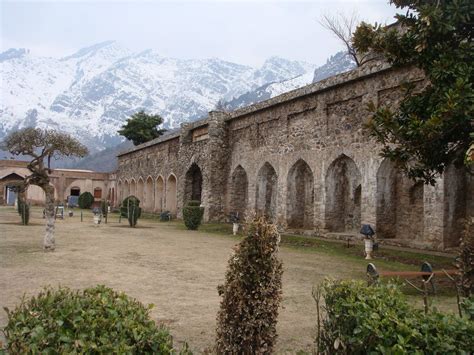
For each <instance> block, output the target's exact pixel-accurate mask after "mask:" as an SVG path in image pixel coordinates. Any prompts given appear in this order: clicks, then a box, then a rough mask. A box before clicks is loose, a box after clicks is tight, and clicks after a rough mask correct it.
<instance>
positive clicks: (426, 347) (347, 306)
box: [318, 281, 474, 354]
mask: <svg viewBox="0 0 474 355" xmlns="http://www.w3.org/2000/svg"><path fill="white" fill-rule="evenodd" d="M322 288H323V297H324V301H325V310H326V317H325V319H324V320H323V330H322V332H321V336H320V339H319V342H318V343H319V351H320V353H323V354H366V353H388V354H405V353H426V354H435V353H438V354H447V353H462V352H467V353H468V352H469V351H472V349H474V337H472V334H474V322H472V321H469V320H468V319H467V318H458V317H456V316H454V315H447V314H442V313H438V312H433V313H430V314H427V315H425V314H424V313H423V312H422V311H421V310H418V309H414V308H413V307H411V306H410V305H409V304H408V303H407V301H406V299H405V296H404V295H403V294H402V293H401V291H400V289H399V287H398V286H396V285H394V284H388V285H379V286H372V287H369V286H367V285H366V284H365V283H364V282H362V281H326V282H325V283H324V284H323V286H322Z"/></svg>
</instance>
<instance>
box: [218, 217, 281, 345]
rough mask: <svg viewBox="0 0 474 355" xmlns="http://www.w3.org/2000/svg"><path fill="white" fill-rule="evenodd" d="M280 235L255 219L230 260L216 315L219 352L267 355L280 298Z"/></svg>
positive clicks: (265, 222) (271, 342)
mask: <svg viewBox="0 0 474 355" xmlns="http://www.w3.org/2000/svg"><path fill="white" fill-rule="evenodd" d="M279 243H280V235H279V234H278V231H277V228H276V226H275V225H273V224H270V223H268V222H267V221H266V220H265V219H263V218H259V219H256V220H254V221H253V222H252V223H251V224H250V227H249V230H248V233H247V236H246V237H245V238H244V239H243V240H242V241H241V242H240V244H239V245H238V246H237V247H236V249H235V253H234V255H232V256H231V258H230V260H229V265H228V268H227V273H226V280H225V284H224V285H220V286H219V287H218V292H219V295H220V296H222V301H221V306H220V310H219V313H218V314H217V339H216V350H217V353H218V354H270V353H272V350H273V346H274V344H275V341H276V338H277V333H276V323H277V317H278V307H279V305H280V301H281V276H282V273H283V269H282V263H281V261H280V260H279V259H278V257H277V252H278V245H279Z"/></svg>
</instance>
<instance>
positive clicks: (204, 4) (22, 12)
mask: <svg viewBox="0 0 474 355" xmlns="http://www.w3.org/2000/svg"><path fill="white" fill-rule="evenodd" d="M0 4H1V5H0V11H1V24H0V26H1V41H0V50H1V51H4V50H6V49H8V48H10V47H21V48H29V49H30V50H31V52H32V53H34V54H37V55H45V56H55V57H60V56H65V55H68V54H72V53H73V52H75V51H77V50H78V49H80V48H82V47H86V46H89V45H92V44H95V43H98V42H102V41H105V40H117V41H118V42H119V43H120V44H122V45H123V46H125V47H128V48H129V49H131V50H134V51H141V50H144V49H148V48H152V49H154V50H156V51H157V52H158V53H160V54H162V55H164V56H172V57H178V58H208V57H219V58H222V59H226V60H230V61H233V62H237V63H242V64H249V65H253V66H258V65H260V64H261V63H262V62H263V61H264V60H265V59H266V58H268V57H270V56H273V55H277V56H282V57H284V58H288V59H296V60H305V61H308V62H312V63H315V64H322V63H324V62H325V60H326V58H327V57H328V56H329V55H331V54H334V53H335V52H337V51H338V50H340V49H342V48H343V47H342V46H341V44H340V43H339V42H338V40H337V39H336V38H334V37H333V36H332V35H331V33H329V32H328V31H327V30H326V29H324V28H323V27H322V26H321V25H320V24H319V23H318V19H319V18H320V17H321V15H322V14H326V13H328V14H336V13H341V12H342V13H346V14H350V13H351V12H352V11H356V12H357V13H358V14H359V17H360V18H361V19H363V20H367V21H370V22H375V21H377V22H379V23H380V22H381V23H385V22H386V23H390V22H393V15H394V14H395V13H396V9H395V7H394V6H390V5H389V4H388V0H345V1H344V0H339V1H332V0H331V1H328V0H312V1H264V0H260V1H259V0H254V1H225V0H221V1H191V0H189V1H131V0H129V1H108V0H96V1H77V0H76V1H66V0H62V1H48V2H45V1H31V0H30V1H22V0H15V1H8V0H7V1H6V0H0Z"/></svg>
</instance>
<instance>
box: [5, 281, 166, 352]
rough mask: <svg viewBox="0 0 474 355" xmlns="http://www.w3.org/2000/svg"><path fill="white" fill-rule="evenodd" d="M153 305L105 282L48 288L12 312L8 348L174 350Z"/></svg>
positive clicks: (73, 350) (37, 350)
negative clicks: (158, 323) (153, 316)
mask: <svg viewBox="0 0 474 355" xmlns="http://www.w3.org/2000/svg"><path fill="white" fill-rule="evenodd" d="M150 308H151V307H150V306H149V307H144V306H143V305H142V304H141V303H140V302H138V301H137V300H135V299H133V298H129V297H128V296H127V295H125V294H123V293H117V292H115V291H114V290H112V289H110V288H107V287H105V286H96V287H94V288H88V289H85V290H83V291H73V290H70V289H68V288H59V289H57V290H54V289H50V288H48V289H44V290H43V291H41V292H40V293H39V294H38V295H37V296H34V297H32V298H31V299H29V300H25V299H23V301H22V303H21V304H20V305H19V306H18V307H17V308H16V309H14V310H13V311H9V310H7V314H8V324H7V326H6V327H5V330H4V332H5V335H6V338H7V343H8V345H7V350H8V351H9V352H10V353H12V354H18V353H22V354H23V353H35V354H36V353H47V354H65V353H67V354H71V353H93V354H99V353H100V354H106V353H115V354H123V353H130V354H132V353H134V354H141V353H149V354H150V353H153V354H156V353H158V354H171V353H172V352H173V339H172V337H171V335H170V334H169V332H168V330H167V329H166V328H164V327H157V326H156V324H155V322H154V321H153V320H151V319H150V315H149V312H150Z"/></svg>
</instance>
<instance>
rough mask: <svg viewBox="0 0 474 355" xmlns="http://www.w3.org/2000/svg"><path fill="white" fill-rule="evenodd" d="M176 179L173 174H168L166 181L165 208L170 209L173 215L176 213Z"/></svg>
mask: <svg viewBox="0 0 474 355" xmlns="http://www.w3.org/2000/svg"><path fill="white" fill-rule="evenodd" d="M176 192H177V180H176V176H174V174H170V175H169V176H168V180H167V181H166V210H168V211H170V212H171V213H172V214H173V215H176V211H177V197H176Z"/></svg>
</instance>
